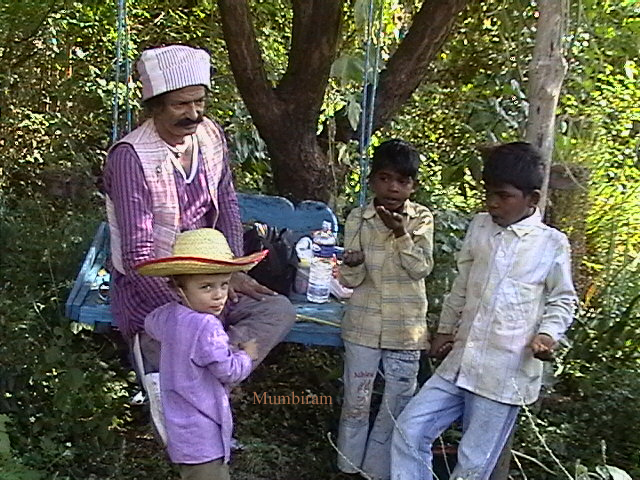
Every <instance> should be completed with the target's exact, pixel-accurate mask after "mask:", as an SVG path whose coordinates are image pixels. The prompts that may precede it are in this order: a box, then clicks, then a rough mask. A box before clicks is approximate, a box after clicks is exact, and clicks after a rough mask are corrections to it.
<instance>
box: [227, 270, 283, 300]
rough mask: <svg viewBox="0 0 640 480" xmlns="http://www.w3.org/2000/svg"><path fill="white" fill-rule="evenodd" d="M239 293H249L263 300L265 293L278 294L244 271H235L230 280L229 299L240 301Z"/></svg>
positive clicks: (252, 296)
mask: <svg viewBox="0 0 640 480" xmlns="http://www.w3.org/2000/svg"><path fill="white" fill-rule="evenodd" d="M238 293H242V294H244V295H248V296H250V297H251V298H254V299H256V300H262V299H263V298H264V296H265V295H277V293H276V292H274V291H273V290H271V289H269V288H267V287H265V286H264V285H261V284H259V283H258V282H256V281H255V280H254V279H253V278H251V277H250V276H249V275H247V274H246V273H244V272H234V273H233V275H231V281H230V282H229V300H230V301H232V302H233V303H236V302H237V301H238Z"/></svg>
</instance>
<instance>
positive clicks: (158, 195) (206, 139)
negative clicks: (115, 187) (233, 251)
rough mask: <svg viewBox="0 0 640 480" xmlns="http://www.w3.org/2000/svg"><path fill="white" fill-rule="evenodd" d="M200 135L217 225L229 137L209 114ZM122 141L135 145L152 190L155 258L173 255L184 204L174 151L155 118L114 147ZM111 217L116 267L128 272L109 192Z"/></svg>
mask: <svg viewBox="0 0 640 480" xmlns="http://www.w3.org/2000/svg"><path fill="white" fill-rule="evenodd" d="M196 137H197V139H198V146H199V149H200V153H201V155H202V160H203V161H202V163H203V166H204V168H205V174H206V178H207V187H208V190H209V194H210V195H211V199H212V201H213V206H214V212H215V216H214V219H213V225H215V223H216V218H217V215H218V195H217V190H218V183H219V182H220V178H221V176H222V172H223V169H224V166H225V164H224V145H225V140H224V138H223V136H222V131H221V130H220V129H219V128H217V127H216V124H215V123H213V122H212V121H211V120H209V119H208V118H205V119H204V121H203V122H202V123H200V124H199V125H198V128H197V130H196ZM122 143H127V144H129V145H131V146H132V147H133V149H134V150H135V152H136V154H137V155H138V158H139V160H140V165H141V166H142V171H143V172H144V179H145V181H146V183H147V186H148V187H149V191H150V192H151V204H152V206H151V209H152V213H153V246H154V253H155V258H161V257H167V256H170V255H171V250H172V248H173V244H174V242H175V238H176V235H177V233H178V231H179V230H180V205H179V202H178V192H177V189H176V181H175V176H174V166H173V158H174V154H173V153H172V152H171V150H169V147H168V145H167V144H166V143H165V142H164V140H162V139H161V138H160V136H159V135H158V132H157V130H156V128H155V124H154V122H153V119H149V120H147V121H146V122H144V123H143V124H142V125H141V126H140V127H138V128H136V129H135V130H134V131H132V132H131V133H129V134H128V135H126V136H125V137H124V138H122V139H121V140H120V141H118V142H117V143H115V144H114V145H113V146H112V147H111V150H113V148H115V147H116V146H117V145H120V144H122ZM118 213H121V212H118ZM107 218H108V220H109V230H110V234H111V261H112V263H113V266H114V267H115V268H116V270H118V271H119V272H121V273H125V274H126V273H127V272H126V270H125V267H124V264H123V261H122V237H121V232H120V229H119V228H118V222H117V221H116V219H117V214H116V211H115V208H114V205H113V202H112V200H111V199H110V198H109V196H107Z"/></svg>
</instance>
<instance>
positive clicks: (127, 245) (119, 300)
mask: <svg viewBox="0 0 640 480" xmlns="http://www.w3.org/2000/svg"><path fill="white" fill-rule="evenodd" d="M202 161H203V159H202V155H199V156H198V167H197V171H196V174H195V176H194V178H193V180H192V181H191V182H190V183H188V182H187V181H186V180H185V178H184V177H183V176H182V174H181V173H180V172H179V171H177V170H175V169H174V175H175V181H176V188H177V190H178V198H179V200H180V229H181V231H185V230H193V229H196V228H203V227H215V228H217V229H218V230H220V231H222V232H223V233H224V235H225V237H226V238H227V241H228V242H229V245H230V247H231V249H232V250H233V252H234V253H235V254H236V255H241V254H242V253H243V252H242V250H243V248H242V224H241V222H240V214H239V211H238V205H237V199H236V193H235V189H234V187H233V178H232V175H231V170H230V168H229V163H228V158H227V155H226V152H225V165H226V166H225V169H224V172H223V174H222V177H221V178H220V182H219V183H218V188H217V192H218V202H219V206H220V212H219V215H218V219H217V222H216V224H215V225H212V219H213V218H215V212H214V210H213V209H214V205H213V203H212V201H211V196H210V195H209V192H208V190H207V182H206V176H205V171H204V168H203V166H202ZM104 187H105V193H106V194H107V195H108V196H109V197H110V198H111V199H112V201H113V203H114V207H115V209H116V211H117V212H119V213H120V214H119V215H118V226H119V228H120V231H121V232H122V252H123V258H122V260H123V264H124V268H125V271H126V275H123V274H121V273H119V272H118V271H117V270H116V269H112V278H111V304H112V305H111V306H112V313H113V317H114V319H115V321H116V323H117V325H118V328H119V329H120V331H121V332H122V333H123V335H125V336H126V337H131V336H133V335H134V334H135V333H137V332H140V331H142V330H143V329H144V319H145V317H146V316H147V314H149V313H150V312H152V311H153V310H155V309H156V308H157V307H159V306H161V305H164V304H166V303H168V302H171V301H174V300H176V296H175V294H174V293H173V291H172V290H171V289H170V288H169V287H168V285H167V283H166V280H165V279H164V278H158V277H143V276H141V275H139V274H138V273H137V272H136V271H135V265H137V264H138V263H140V262H142V261H143V260H147V259H149V258H153V257H154V251H153V232H152V217H153V213H152V204H151V193H150V191H149V188H148V186H147V183H146V182H145V178H144V173H143V171H142V166H141V165H140V161H139V159H138V156H137V154H136V152H135V150H134V149H133V147H132V146H131V145H128V144H121V145H118V146H116V147H115V148H114V149H113V150H112V151H111V152H110V154H109V157H108V160H107V164H106V167H105V171H104Z"/></svg>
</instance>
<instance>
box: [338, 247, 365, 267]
mask: <svg viewBox="0 0 640 480" xmlns="http://www.w3.org/2000/svg"><path fill="white" fill-rule="evenodd" d="M362 262H364V252H363V251H361V250H345V251H344V254H343V255H342V263H344V264H345V265H346V266H347V267H357V266H358V265H360V264H361V263H362Z"/></svg>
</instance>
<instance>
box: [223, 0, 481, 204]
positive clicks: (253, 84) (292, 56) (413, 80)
mask: <svg viewBox="0 0 640 480" xmlns="http://www.w3.org/2000/svg"><path fill="white" fill-rule="evenodd" d="M467 1H468V0H425V1H424V3H423V6H422V8H421V9H420V11H419V12H418V13H417V14H416V16H415V18H414V21H413V24H412V26H411V29H410V31H409V33H408V34H407V36H406V37H405V38H404V39H403V40H402V42H401V43H400V44H399V45H398V48H397V49H396V51H395V53H394V54H393V56H392V57H391V58H390V59H389V62H388V63H387V68H386V70H385V71H384V72H383V73H382V74H381V76H380V85H379V88H378V93H377V98H376V101H375V117H374V130H376V129H378V128H380V127H382V126H383V125H384V124H386V123H387V122H388V121H389V120H390V119H391V118H392V117H393V115H394V114H395V112H396V111H397V110H398V109H399V108H400V107H401V106H402V104H403V103H404V102H405V101H406V100H407V99H408V98H409V96H410V95H411V93H412V92H413V91H414V90H415V88H416V87H417V86H418V85H419V84H420V81H421V80H422V79H423V78H424V75H425V73H426V71H427V67H428V65H429V63H430V62H431V61H432V60H433V58H434V57H435V55H436V54H437V52H438V51H439V50H440V48H441V47H442V45H443V43H444V41H445V39H446V37H447V35H448V34H449V32H450V31H451V28H452V27H453V24H454V22H455V19H456V18H457V15H458V13H459V12H460V11H461V10H462V8H463V7H464V6H465V5H466V3H467ZM218 6H219V9H220V17H221V19H222V30H223V33H224V38H225V43H226V45H227V50H228V53H229V60H230V63H231V69H232V71H233V76H234V78H235V81H236V84H237V86H238V90H239V91H240V94H241V95H242V99H243V100H244V102H245V104H246V106H247V109H248V110H249V113H250V114H251V117H252V119H253V122H254V123H255V125H256V128H257V129H258V132H259V133H260V135H261V137H262V138H263V139H264V141H265V143H266V145H267V149H268V151H269V154H270V156H271V165H272V168H273V172H274V182H275V185H276V189H277V190H278V192H279V193H280V194H282V195H285V196H287V197H289V198H291V199H293V200H302V199H307V198H311V199H318V200H323V201H327V200H328V199H329V198H331V196H332V193H335V192H336V191H337V189H338V188H339V187H340V185H341V184H342V182H343V173H344V172H342V171H339V170H338V167H337V166H336V165H334V163H333V159H329V158H328V157H327V153H326V151H327V140H326V138H323V137H326V135H324V136H323V135H321V136H320V137H321V138H318V137H317V136H316V132H317V128H318V119H319V117H320V111H321V108H322V102H323V100H324V94H325V90H326V88H327V84H328V80H329V73H330V71H331V65H332V63H333V61H334V58H335V55H336V51H337V47H338V40H339V38H340V27H341V21H342V15H343V10H344V0H293V1H292V8H293V26H292V38H291V49H290V51H289V63H288V65H287V70H286V72H285V74H284V75H283V77H282V79H281V80H280V82H279V84H278V85H277V86H275V87H274V86H273V85H271V84H270V83H269V81H268V80H267V75H266V72H265V69H264V63H263V59H262V54H261V52H260V48H259V46H258V42H257V40H256V37H255V32H254V28H253V24H252V20H251V14H250V10H249V7H248V4H247V1H246V0H218ZM345 120H346V119H345ZM336 124H337V127H336V128H337V133H336V136H335V140H336V141H347V140H350V139H351V138H353V136H354V133H355V132H354V131H353V129H352V128H351V126H350V125H348V122H346V123H345V124H344V126H343V124H342V121H341V118H340V117H339V116H338V118H336Z"/></svg>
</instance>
